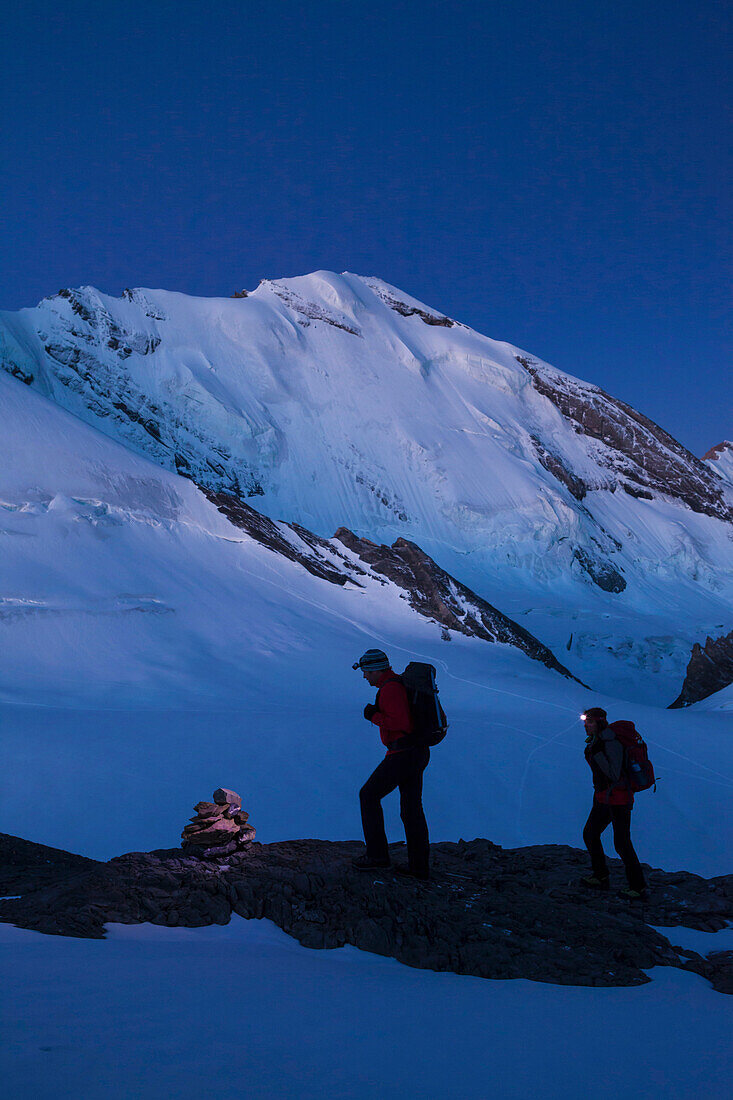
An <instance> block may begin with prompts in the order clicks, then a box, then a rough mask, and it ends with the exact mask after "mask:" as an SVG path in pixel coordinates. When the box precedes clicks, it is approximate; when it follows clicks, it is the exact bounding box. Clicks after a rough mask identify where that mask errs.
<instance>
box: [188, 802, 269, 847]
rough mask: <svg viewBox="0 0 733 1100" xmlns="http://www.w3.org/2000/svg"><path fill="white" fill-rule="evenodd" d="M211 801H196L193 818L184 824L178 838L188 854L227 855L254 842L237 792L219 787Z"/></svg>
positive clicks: (253, 834)
mask: <svg viewBox="0 0 733 1100" xmlns="http://www.w3.org/2000/svg"><path fill="white" fill-rule="evenodd" d="M212 797H213V799H214V801H213V802H197V803H196V805H195V806H194V810H195V811H196V816H195V817H192V818H191V824H190V825H186V827H185V828H184V830H183V832H182V833H181V837H182V838H183V843H182V845H181V847H182V848H184V850H185V851H186V853H187V854H192V855H197V856H202V857H204V858H206V857H207V856H226V855H230V854H231V853H232V852H237V851H241V849H242V848H244V847H246V845H247V844H250V843H251V842H252V841H253V840H254V836H255V829H254V828H253V827H252V826H251V825H248V824H247V822H248V821H249V814H248V813H246V811H245V810H243V809H242V799H241V798H240V797H239V795H238V794H237V792H236V791H230V790H228V789H227V788H226V787H219V789H218V790H216V791H214V794H213V795H212Z"/></svg>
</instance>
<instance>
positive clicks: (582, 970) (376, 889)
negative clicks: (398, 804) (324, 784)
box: [0, 834, 733, 993]
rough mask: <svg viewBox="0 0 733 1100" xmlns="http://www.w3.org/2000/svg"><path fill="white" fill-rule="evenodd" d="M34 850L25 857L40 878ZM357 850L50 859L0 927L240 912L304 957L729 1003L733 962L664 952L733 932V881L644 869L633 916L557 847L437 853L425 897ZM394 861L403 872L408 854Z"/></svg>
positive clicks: (291, 847) (274, 848) (8, 847)
mask: <svg viewBox="0 0 733 1100" xmlns="http://www.w3.org/2000/svg"><path fill="white" fill-rule="evenodd" d="M17 844H18V842H17V840H16V839H15V838H13V837H7V836H4V835H1V834H0V888H4V889H3V892H9V890H8V889H7V883H8V881H10V880H9V879H8V874H9V875H10V876H11V877H12V876H14V877H12V881H13V882H17V881H18V878H17V873H18V868H17V866H16V865H14V864H13V863H12V860H11V865H10V867H9V868H8V869H6V868H7V853H8V852H11V853H12V852H13V851H15V852H16V853H17V850H18V849H17ZM32 847H33V846H31V848H30V849H26V850H27V852H28V855H29V859H30V860H31V862H32V863H34V864H35V865H37V863H38V862H39V861H38V859H34V858H33V853H32ZM361 850H362V846H361V845H360V844H357V843H355V842H331V841H320V840H292V841H282V842H280V843H277V844H266V845H263V844H259V843H257V842H254V843H252V844H250V845H248V847H247V848H246V850H244V851H242V852H236V853H233V854H230V855H227V856H226V857H225V858H223V859H219V860H214V861H202V860H198V859H195V858H192V857H187V856H186V854H185V853H184V852H182V851H181V850H180V849H172V850H169V851H168V850H166V851H157V852H132V853H129V854H128V855H124V856H118V857H117V858H116V859H112V860H110V861H109V862H108V863H93V862H91V861H86V863H85V864H84V865H81V864H76V865H75V864H74V863H73V861H74V860H75V859H76V860H78V859H80V857H70V856H68V854H67V853H58V854H57V857H56V859H53V860H52V861H51V862H50V863H49V864H48V866H49V867H50V868H51V870H50V871H49V872H47V873H46V877H45V878H44V879H43V881H42V882H40V883H39V884H38V885H34V884H33V868H32V867H31V868H29V871H28V873H27V875H26V878H25V880H24V888H23V891H22V893H23V896H22V897H21V898H11V899H9V900H5V901H2V902H0V920H2V921H6V922H11V923H13V924H16V925H18V926H20V927H22V928H31V929H35V930H37V931H40V932H46V933H49V934H54V935H62V936H86V937H94V938H101V937H103V936H104V926H105V924H107V923H113V922H121V923H125V924H137V923H140V922H143V921H150V922H152V923H153V924H159V925H168V926H177V925H184V926H186V927H189V928H197V927H201V926H204V925H209V924H227V923H228V921H229V920H230V918H231V915H232V913H237V914H239V915H240V916H242V917H245V918H247V919H251V918H266V919H268V920H272V921H274V922H275V923H276V924H278V925H279V926H280V927H281V928H282V929H283V930H284V931H285V932H287V933H288V934H289V935H291V936H293V937H295V939H297V940H298V941H299V942H300V943H301V944H303V945H304V946H305V947H311V948H332V947H341V946H343V945H345V944H353V945H354V946H355V947H359V948H361V949H362V950H364V951H372V952H374V953H376V954H379V955H389V956H392V957H394V958H395V959H397V960H399V961H400V962H402V963H406V964H407V965H409V966H415V967H420V968H422V969H429V970H442V971H452V972H454V973H457V974H474V975H477V976H480V977H485V978H527V979H531V980H533V981H543V982H553V983H557V984H562V985H595V986H628V985H640V984H642V983H644V982H647V981H649V978H648V976H647V974H646V973H645V971H647V970H649V969H650V968H651V967H654V966H675V967H679V968H681V969H685V970H692V971H695V972H696V973H698V974H701V975H703V976H704V977H706V978H708V980H709V981H711V982H712V983H713V985H714V986H715V988H716V989H718V990H720V991H721V992H729V993H730V992H733V952H730V951H715V950H712V951H711V952H710V953H708V954H707V955H706V956H702V955H700V954H698V953H696V952H692V951H687V950H684V949H683V948H681V947H679V946H675V944H676V936H675V926H680V925H682V926H684V927H687V928H696V929H702V930H704V931H709V932H714V931H717V930H718V929H721V928H723V927H725V926H726V924H727V922H728V921H729V920H730V919H731V918H732V917H733V876H724V877H720V878H714V879H709V880H706V879H703V878H700V877H699V876H698V875H690V874H687V873H685V872H684V871H679V872H675V873H668V872H665V871H660V870H655V869H651V868H647V869H646V874H647V877H648V880H649V884H650V896H649V900H648V902H646V903H645V904H643V905H635V904H633V903H629V902H626V901H624V900H622V899H620V898H618V897H617V896H616V895H615V894H614V893H609V894H606V895H598V896H597V895H594V894H589V893H587V892H584V891H583V890H582V888H580V887H579V886H578V884H577V880H578V878H579V876H580V875H581V874H585V873H586V872H587V862H588V857H587V854H586V853H585V852H580V851H578V850H576V849H573V848H568V847H565V846H563V845H543V846H538V847H530V848H518V849H503V848H500V847H499V846H498V845H496V844H492V843H491V842H490V841H488V840H473V841H471V842H469V843H466V842H464V841H459V842H458V843H457V844H454V843H447V842H446V843H441V844H433V845H432V847H431V858H432V867H433V872H434V879H433V880H432V881H430V882H425V883H423V882H417V881H415V880H412V879H407V878H403V877H401V876H399V875H397V874H395V873H394V872H393V871H390V870H388V871H383V872H380V873H379V874H365V873H363V872H359V871H356V870H354V869H353V868H352V866H351V859H352V857H353V856H354V855H356V854H357V853H359V852H360V851H361ZM48 851H49V849H44V852H48ZM51 851H53V850H51ZM391 851H392V856H393V859H394V860H395V861H396V862H397V863H399V862H400V861H401V858H402V856H401V853H402V851H404V847H403V846H402V845H392V848H391ZM611 873H612V876H613V878H614V884H615V885H617V886H621V885H622V882H623V878H622V872H621V865H620V863H619V861H618V860H612V861H611ZM50 874H53V876H54V877H52V878H49V877H48V876H49V875H50ZM655 926H663V927H664V928H665V929H666V928H669V931H668V932H667V933H666V934H663V933H661V932H659V931H657V930H656V928H655ZM711 939H712V940H713V941H714V937H711ZM711 947H712V948H714V947H715V944H714V942H713V943H711Z"/></svg>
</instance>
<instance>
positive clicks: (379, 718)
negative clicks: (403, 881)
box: [352, 649, 430, 879]
mask: <svg viewBox="0 0 733 1100" xmlns="http://www.w3.org/2000/svg"><path fill="white" fill-rule="evenodd" d="M352 667H353V668H354V669H361V671H362V674H363V676H364V679H365V680H366V681H367V683H368V684H370V685H371V686H372V687H375V688H377V697H376V700H375V701H374V703H367V705H366V706H365V707H364V717H365V718H366V719H367V721H369V722H371V723H372V725H375V726H377V727H378V728H379V734H380V737H381V739H382V744H383V745H384V746H385V747H386V749H387V754H386V756H385V757H384V759H383V760H382V762H381V763H380V764H379V765H378V766H377V767H376V769H375V770H374V772H373V773H372V774H371V775H370V777H369V779H367V781H366V783H365V784H364V786H363V787H362V788H361V790H360V792H359V800H360V802H361V821H362V827H363V829H364V840H365V842H366V853H365V854H364V855H362V856H357V857H356V858H355V859H354V860H353V861H352V863H353V866H354V867H355V868H356V869H357V870H359V871H372V870H376V869H378V868H383V867H389V866H390V863H391V861H390V856H389V848H388V846H387V834H386V832H385V830H384V813H383V812H382V799H383V798H384V797H385V796H386V795H388V794H390V793H391V792H392V791H393V790H395V788H396V787H399V791H400V817H401V818H402V823H403V825H404V827H405V839H406V840H407V859H408V866H407V868H406V869H402V868H395V870H397V871H399V872H400V873H404V874H407V875H409V876H411V877H413V878H418V879H428V878H429V877H430V867H429V861H430V843H429V837H428V826H427V822H426V820H425V813H424V812H423V806H422V777H423V772H424V771H425V768H426V767H427V765H428V761H429V760H430V749H429V747H428V745H427V744H425V743H424V742H423V741H421V740H419V739H417V738H416V737H414V736H411V735H412V734H413V719H412V715H411V712H410V704H409V700H408V695H407V690H406V688H405V686H404V684H403V683H402V680H401V679H400V677H399V676H398V675H397V674H396V673H395V672H394V671H393V670H392V668H391V667H390V663H389V658H388V657H387V654H386V653H384V652H383V651H382V650H381V649H368V650H367V652H366V653H364V654H362V656H361V657H360V658H359V660H358V661H357V662H356V663H355V664H354V665H353V666H352Z"/></svg>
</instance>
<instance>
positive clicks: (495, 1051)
mask: <svg viewBox="0 0 733 1100" xmlns="http://www.w3.org/2000/svg"><path fill="white" fill-rule="evenodd" d="M702 934H703V933H701V935H702ZM718 935H722V933H718ZM709 938H714V937H709ZM0 953H1V954H2V955H3V956H4V959H3V961H4V966H3V995H4V996H5V997H6V998H7V1002H8V1006H10V1005H12V1008H13V1011H12V1014H10V1013H8V1014H7V1016H6V1020H5V1026H4V1038H5V1043H4V1044H3V1047H4V1050H3V1052H2V1053H1V1054H0V1069H1V1070H2V1074H3V1080H4V1082H5V1084H6V1087H7V1088H9V1091H10V1093H11V1095H14V1096H18V1097H29V1098H30V1097H33V1100H57V1098H59V1097H84V1100H122V1098H127V1097H135V1098H136V1100H158V1098H159V1097H175V1098H176V1100H198V1098H200V1097H201V1096H202V1095H209V1094H211V1095H220V1094H226V1095H228V1094H230V1093H232V1091H235V1092H236V1093H238V1094H241V1095H242V1096H246V1097H247V1100H272V1098H274V1097H277V1100H320V1098H321V1097H322V1096H323V1095H324V1094H327V1095H329V1096H333V1097H338V1098H339V1100H367V1098H371V1097H376V1096H379V1097H381V1098H383V1100H398V1098H399V1100H401V1098H404V1097H410V1098H411V1097H416V1096H420V1097H425V1100H439V1098H442V1097H460V1098H461V1100H485V1098H486V1097H488V1096H492V1097H497V1098H499V1100H526V1098H527V1097H528V1096H533V1097H537V1098H538V1100H580V1098H581V1097H585V1096H590V1095H592V1096H594V1097H597V1098H598V1100H615V1098H616V1097H617V1096H619V1095H624V1096H626V1097H628V1098H629V1100H657V1098H658V1097H660V1096H664V1097H665V1100H697V1098H698V1097H704V1098H705V1100H722V1098H723V1097H724V1096H727V1095H728V1093H729V1085H730V1076H729V1074H730V1065H729V1058H728V1056H727V1055H728V1052H729V1049H730V1023H731V1020H730V1014H731V1006H730V998H726V997H724V996H723V995H722V994H720V993H715V992H714V991H713V990H712V989H711V988H710V987H709V986H708V984H707V983H706V982H705V981H704V980H703V979H702V978H699V977H697V975H694V974H689V973H685V972H683V971H680V970H669V969H667V968H661V967H658V968H656V969H654V970H652V971H651V972H650V976H651V977H652V981H651V982H650V983H648V984H647V985H642V986H637V987H633V988H626V989H589V988H574V987H571V986H551V985H542V984H539V983H533V982H528V981H487V980H485V979H483V978H468V977H459V976H457V975H454V974H435V973H432V972H426V971H424V970H412V969H410V968H409V967H404V966H401V965H400V964H399V963H396V962H395V961H394V960H393V959H384V958H380V957H379V956H376V955H366V954H363V953H362V952H359V951H357V950H355V949H354V948H350V947H347V948H340V949H339V950H336V951H309V950H307V949H306V948H303V947H301V946H300V945H299V944H298V943H296V942H295V941H294V940H292V939H289V938H288V937H287V936H286V935H285V933H283V932H281V931H280V929H279V928H276V927H274V926H273V925H271V924H270V923H269V922H267V921H242V920H241V918H239V917H234V918H233V919H232V922H231V924H229V925H227V926H226V927H224V928H219V927H217V926H213V927H211V928H198V929H170V928H159V927H154V926H151V925H141V926H138V927H129V926H123V925H112V926H111V927H110V929H109V938H108V939H107V940H74V939H65V938H61V937H56V936H42V935H40V934H39V933H35V932H26V931H24V930H21V929H15V928H8V927H7V926H0ZM39 1006H42V1009H39ZM640 1035H643V1048H644V1057H643V1060H641V1061H640V1062H639V1064H638V1068H637V1069H635V1070H634V1072H633V1073H630V1071H629V1062H628V1059H627V1058H626V1057H624V1056H623V1052H625V1051H628V1050H633V1049H636V1048H637V1047H638V1044H639V1036H640ZM609 1050H611V1051H618V1052H621V1053H620V1054H619V1056H618V1057H617V1058H609V1054H608V1052H609ZM599 1065H602V1066H603V1072H602V1073H599V1069H598V1067H599Z"/></svg>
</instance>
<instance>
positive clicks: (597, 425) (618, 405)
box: [516, 355, 733, 521]
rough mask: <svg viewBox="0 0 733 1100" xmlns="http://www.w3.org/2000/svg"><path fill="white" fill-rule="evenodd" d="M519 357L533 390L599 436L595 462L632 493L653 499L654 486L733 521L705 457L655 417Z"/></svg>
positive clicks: (580, 429) (589, 433) (577, 425)
mask: <svg viewBox="0 0 733 1100" xmlns="http://www.w3.org/2000/svg"><path fill="white" fill-rule="evenodd" d="M516 358H517V362H519V363H521V364H522V366H523V367H524V369H525V370H526V371H527V373H528V374H529V375H530V376H531V378H532V384H533V385H534V387H535V389H536V390H537V391H538V392H539V393H541V394H543V396H545V397H547V398H548V399H549V400H550V401H552V403H553V405H555V406H556V408H558V409H559V410H560V412H561V413H562V415H563V416H564V417H565V418H566V419H567V420H568V421H570V423H571V424H572V425H573V426H574V429H575V431H576V432H578V433H581V434H583V435H585V436H590V437H591V438H592V439H595V440H598V443H599V444H600V446H599V448H598V452H597V454H596V455H595V458H596V461H597V462H598V464H599V465H600V466H605V467H607V468H608V469H609V471H612V472H613V473H614V474H615V475H616V477H617V479H618V481H619V483H620V485H621V486H622V487H623V488H624V489H625V490H626V491H627V492H628V493H629V494H630V495H631V496H636V497H644V496H645V495H646V496H648V497H649V498H650V499H651V494H650V493H649V492H648V490H653V491H654V492H656V493H661V494H663V495H666V496H671V497H675V498H676V499H678V500H681V501H684V503H685V504H686V505H687V506H688V507H689V508H692V510H693V511H694V512H703V513H704V514H705V515H709V516H717V517H718V518H719V519H725V520H729V521H730V520H733V509H731V507H730V505H729V504H728V502H727V501H726V499H725V495H724V493H723V489H722V487H721V485H720V482H719V480H718V479H717V478H716V477H715V475H714V474H713V473H712V471H711V470H710V469H709V468H708V466H707V465H706V464H705V462H704V461H703V460H702V459H699V458H697V457H696V456H695V455H693V454H691V452H690V451H688V450H686V449H685V448H684V447H683V446H682V444H681V443H678V442H677V440H676V439H673V438H672V436H671V435H668V434H667V432H665V431H664V430H663V429H662V428H660V427H659V425H658V424H655V423H654V421H652V420H649V419H648V417H646V416H643V415H642V414H641V413H638V412H637V411H636V410H635V409H632V408H631V406H630V405H627V404H625V402H623V401H619V400H618V399H617V398H615V397H611V396H610V394H607V393H606V392H605V391H604V390H602V389H600V388H599V387H598V386H591V385H590V384H588V383H586V382H579V381H578V380H577V379H574V378H570V377H569V376H568V375H565V374H561V373H560V371H555V370H552V368H549V367H542V366H540V364H539V363H537V362H536V361H535V360H534V359H531V358H529V356H524V355H518V356H517V357H516ZM706 457H707V456H706ZM547 468H548V469H550V470H551V472H552V473H555V475H556V476H560V475H559V474H558V472H557V471H556V470H555V469H552V467H550V466H547ZM560 480H563V481H565V478H564V477H563V476H560Z"/></svg>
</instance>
